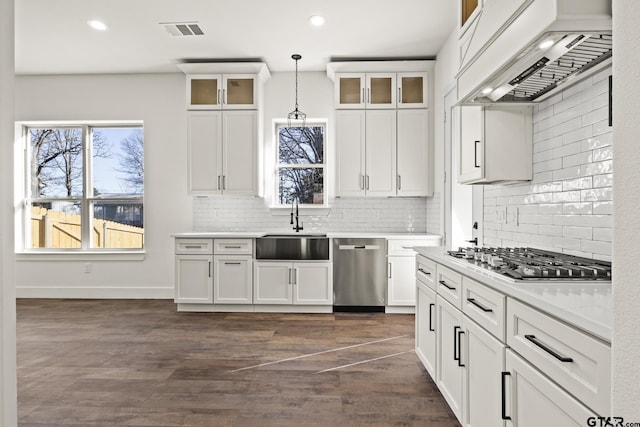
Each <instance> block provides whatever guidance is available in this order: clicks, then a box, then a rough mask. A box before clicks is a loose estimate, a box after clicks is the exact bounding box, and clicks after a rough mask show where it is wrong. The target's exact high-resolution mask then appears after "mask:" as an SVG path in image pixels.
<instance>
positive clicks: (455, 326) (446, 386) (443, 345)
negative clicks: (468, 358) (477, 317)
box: [436, 295, 462, 422]
mask: <svg viewBox="0 0 640 427" xmlns="http://www.w3.org/2000/svg"><path fill="white" fill-rule="evenodd" d="M436 313H437V317H436V324H437V325H438V333H437V337H438V338H437V339H438V344H437V346H436V348H437V351H438V356H437V359H438V365H437V369H436V383H437V384H438V388H439V389H440V392H441V393H442V396H444V398H445V400H446V401H447V403H448V404H449V407H450V408H451V410H452V411H453V413H454V414H455V416H456V418H458V420H459V421H460V422H462V366H461V364H462V362H461V361H460V360H459V359H460V348H459V345H458V342H459V340H460V336H461V334H460V331H461V330H462V313H461V312H460V311H459V310H458V309H457V308H455V307H454V306H452V305H451V304H449V303H448V302H447V301H445V300H444V299H442V298H441V297H440V296H439V295H438V296H436Z"/></svg>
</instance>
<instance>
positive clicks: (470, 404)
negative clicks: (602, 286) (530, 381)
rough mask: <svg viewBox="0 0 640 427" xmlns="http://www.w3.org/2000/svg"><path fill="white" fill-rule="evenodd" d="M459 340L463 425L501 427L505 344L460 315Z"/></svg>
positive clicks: (469, 426)
mask: <svg viewBox="0 0 640 427" xmlns="http://www.w3.org/2000/svg"><path fill="white" fill-rule="evenodd" d="M460 342H461V344H460V345H461V348H460V359H461V361H462V365H464V366H463V368H462V375H463V377H464V378H463V381H462V386H463V393H462V402H463V410H462V414H463V420H464V421H463V422H462V425H463V426H466V427H476V426H477V427H481V426H503V425H504V421H503V420H502V413H501V408H502V384H501V377H502V376H501V374H502V372H503V371H504V366H505V361H504V358H505V348H506V346H505V345H504V344H503V343H502V342H500V341H498V340H497V339H496V338H495V337H493V336H492V335H491V334H489V333H488V332H487V331H485V330H484V329H483V328H481V327H480V326H479V325H478V324H476V323H475V322H474V321H473V320H471V319H469V318H468V317H466V316H463V318H462V339H461V340H460Z"/></svg>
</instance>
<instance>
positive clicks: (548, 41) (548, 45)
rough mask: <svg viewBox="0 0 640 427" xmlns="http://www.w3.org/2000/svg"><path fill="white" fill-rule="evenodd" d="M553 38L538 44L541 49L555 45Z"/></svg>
mask: <svg viewBox="0 0 640 427" xmlns="http://www.w3.org/2000/svg"><path fill="white" fill-rule="evenodd" d="M553 43H554V42H553V40H551V39H549V40H545V41H543V42H542V43H540V45H539V46H538V47H539V48H540V49H546V48H548V47H551V46H553Z"/></svg>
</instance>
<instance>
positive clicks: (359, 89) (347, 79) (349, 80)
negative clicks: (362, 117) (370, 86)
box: [335, 73, 365, 109]
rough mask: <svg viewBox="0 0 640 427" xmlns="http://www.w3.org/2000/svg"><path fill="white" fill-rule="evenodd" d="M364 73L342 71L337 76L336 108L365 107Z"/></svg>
mask: <svg viewBox="0 0 640 427" xmlns="http://www.w3.org/2000/svg"><path fill="white" fill-rule="evenodd" d="M364 92H365V75H364V73H342V74H339V75H337V76H336V85H335V104H336V108H356V109H358V108H359V109H362V108H364V99H365V95H364Z"/></svg>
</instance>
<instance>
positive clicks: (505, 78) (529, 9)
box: [458, 0, 612, 104]
mask: <svg viewBox="0 0 640 427" xmlns="http://www.w3.org/2000/svg"><path fill="white" fill-rule="evenodd" d="M509 8H511V9H512V10H513V13H512V14H511V15H509V16H505V15H506V11H505V9H509ZM500 22H502V25H500ZM474 24H475V25H473V27H472V28H469V29H467V31H472V33H471V36H470V41H469V43H468V44H467V45H466V48H467V56H466V58H465V57H464V55H463V60H462V66H461V70H460V72H459V73H458V94H459V100H460V103H462V104H472V103H494V102H515V103H517V102H536V101H541V100H543V99H545V98H546V97H548V96H549V95H551V94H552V93H554V90H555V89H556V88H560V87H563V86H564V87H566V85H567V84H569V83H570V82H572V81H577V80H578V79H579V76H580V75H582V74H583V73H585V72H586V71H587V70H595V69H598V66H599V65H604V64H607V63H608V62H609V61H610V58H611V56H612V37H611V0H516V1H514V0H492V1H491V2H487V4H486V5H485V7H484V8H483V9H482V10H481V11H480V13H479V14H478V17H477V19H476V22H474Z"/></svg>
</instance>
